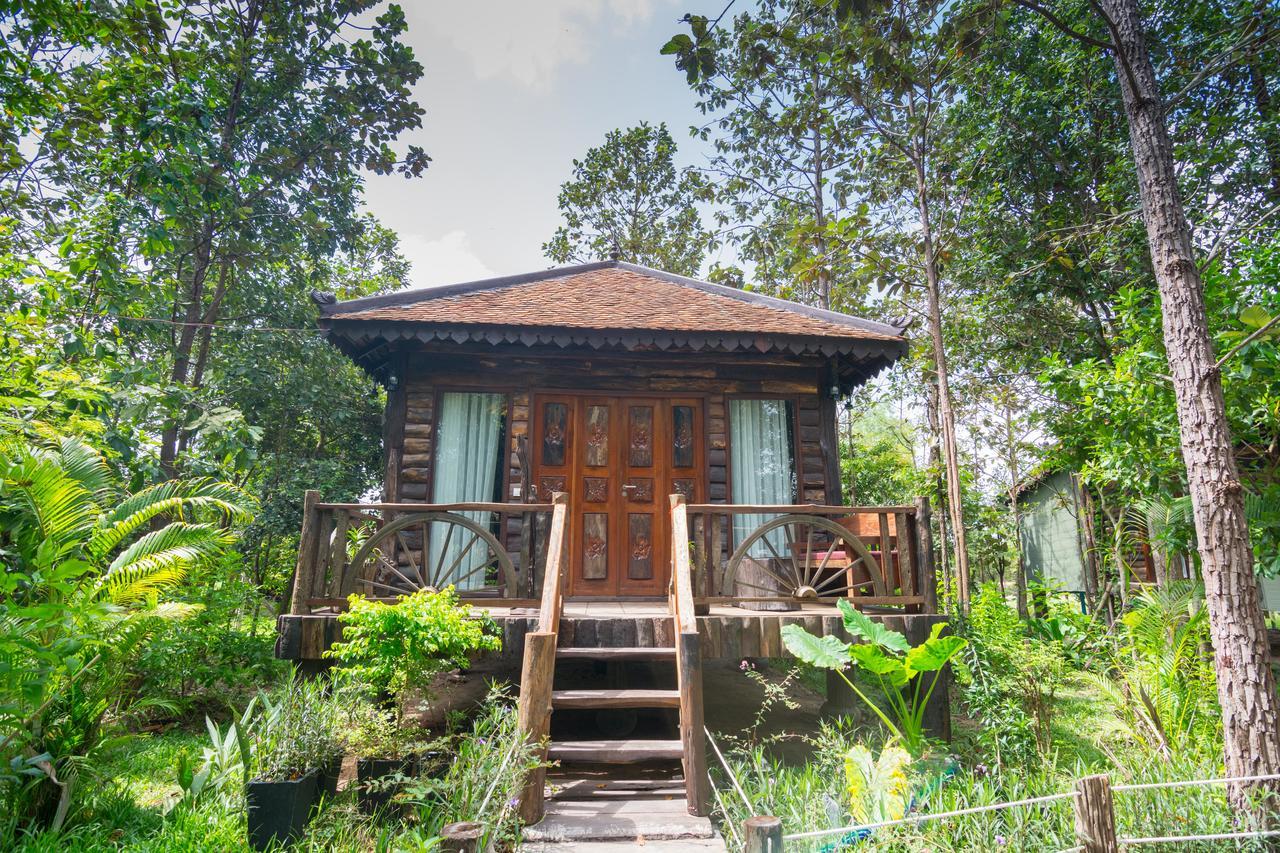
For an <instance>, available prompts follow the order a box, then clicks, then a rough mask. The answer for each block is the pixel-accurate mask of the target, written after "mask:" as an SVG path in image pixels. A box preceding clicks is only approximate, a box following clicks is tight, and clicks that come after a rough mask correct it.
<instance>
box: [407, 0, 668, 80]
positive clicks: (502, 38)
mask: <svg viewBox="0 0 1280 853" xmlns="http://www.w3.org/2000/svg"><path fill="white" fill-rule="evenodd" d="M653 5H654V0H536V2H532V0H500V2H488V3H481V2H461V3H448V4H441V5H440V6H439V7H435V8H433V11H432V14H431V15H430V17H429V18H427V20H426V21H423V22H422V25H423V26H425V27H426V28H429V29H432V30H434V31H435V32H437V33H438V34H439V35H441V36H443V37H444V38H445V39H447V40H448V41H449V42H450V43H451V44H452V45H453V46H454V47H455V48H457V49H458V50H459V51H461V52H462V53H463V54H464V55H466V57H467V58H468V59H470V61H471V64H472V66H473V67H474V69H475V73H476V76H477V77H479V78H480V79H482V80H484V79H491V78H496V77H505V78H508V79H510V80H512V81H514V82H516V83H518V84H520V85H522V86H524V87H526V88H528V89H532V90H536V91H543V90H546V89H547V88H548V87H549V86H550V85H551V82H552V81H553V80H554V79H555V76H556V71H557V70H558V69H559V68H560V66H562V65H565V64H569V63H578V64H581V63H584V62H586V61H587V60H588V59H589V58H590V57H591V54H592V50H593V48H594V45H593V43H592V41H593V39H594V38H595V37H597V36H598V34H599V32H600V31H601V30H602V29H606V28H607V29H608V30H613V31H620V30H624V29H626V28H627V27H629V26H631V25H633V24H636V23H638V22H641V21H645V20H647V19H648V18H649V16H650V15H651V14H652V13H653ZM411 26H412V24H411Z"/></svg>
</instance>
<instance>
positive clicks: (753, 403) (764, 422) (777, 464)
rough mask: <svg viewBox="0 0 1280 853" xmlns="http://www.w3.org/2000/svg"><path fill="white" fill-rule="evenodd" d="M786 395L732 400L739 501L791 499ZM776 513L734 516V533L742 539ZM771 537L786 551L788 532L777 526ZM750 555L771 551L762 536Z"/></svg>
mask: <svg viewBox="0 0 1280 853" xmlns="http://www.w3.org/2000/svg"><path fill="white" fill-rule="evenodd" d="M788 405H789V404H788V403H787V401H786V400H730V401H729V464H730V466H732V467H731V468H730V472H731V473H730V477H729V481H730V482H731V483H732V484H733V488H732V490H731V498H732V501H733V503H736V504H789V503H791V493H792V482H793V480H794V477H795V464H794V462H795V461H794V459H793V454H792V449H791V435H790V432H789V429H788V426H787V406H788ZM773 517H774V516H772V515H759V514H752V515H735V516H733V539H734V542H735V543H741V542H743V541H744V540H745V539H746V538H747V537H748V536H750V535H751V533H752V531H754V530H755V529H756V528H757V527H759V526H760V525H762V524H764V523H765V522H766V521H768V520H769V519H770V518H773ZM769 542H770V544H772V545H773V546H774V548H776V549H777V551H778V553H779V554H785V550H784V549H785V548H786V544H785V536H784V535H783V531H781V530H776V531H774V532H773V533H771V534H769ZM751 556H752V557H769V556H771V552H770V551H769V548H768V546H766V545H765V544H764V543H763V542H762V543H760V544H758V545H756V546H755V547H753V548H752V549H751Z"/></svg>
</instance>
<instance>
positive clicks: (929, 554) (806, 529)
mask: <svg viewBox="0 0 1280 853" xmlns="http://www.w3.org/2000/svg"><path fill="white" fill-rule="evenodd" d="M686 509H687V512H688V516H689V539H688V541H689V548H690V556H691V564H692V568H693V573H694V579H693V580H694V587H695V589H696V592H695V596H696V597H697V598H698V599H699V601H700V603H704V604H706V603H711V604H715V603H725V604H737V605H739V606H744V607H748V608H752V609H791V608H794V607H795V606H797V605H798V604H800V603H802V602H805V601H814V602H826V603H830V602H833V601H835V600H837V599H840V598H848V599H850V600H851V601H853V603H854V604H855V605H857V606H859V607H882V608H899V609H902V610H904V611H906V612H909V613H910V612H916V613H918V612H928V613H932V612H936V610H937V591H936V588H935V580H934V572H933V549H932V545H931V542H930V538H929V504H928V501H927V500H925V499H921V500H919V501H917V502H916V504H915V505H904V506H867V507H856V506H822V505H816V504H795V505H793V504H778V505H773V504H771V505H758V506H757V505H742V504H689V505H688V506H687V508H686Z"/></svg>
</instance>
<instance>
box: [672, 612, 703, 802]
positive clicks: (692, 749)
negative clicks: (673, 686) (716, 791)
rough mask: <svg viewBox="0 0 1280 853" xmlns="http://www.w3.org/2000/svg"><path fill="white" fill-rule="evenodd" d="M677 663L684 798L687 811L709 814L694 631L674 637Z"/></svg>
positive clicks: (698, 646) (699, 669) (698, 645)
mask: <svg viewBox="0 0 1280 853" xmlns="http://www.w3.org/2000/svg"><path fill="white" fill-rule="evenodd" d="M676 642H677V643H678V644H679V653H678V655H677V659H678V662H679V667H680V679H679V680H680V685H681V687H682V688H683V689H682V690H681V691H680V724H681V725H680V740H681V741H682V742H683V746H684V755H685V762H684V764H685V766H684V788H685V798H686V799H687V800H688V802H689V814H692V815H698V816H705V815H707V814H710V799H711V798H710V786H711V780H710V778H709V777H708V776H707V736H706V732H705V731H703V728H704V726H705V722H704V718H703V708H702V649H701V642H702V641H701V638H700V637H699V636H698V632H697V631H691V632H682V633H681V634H680V635H679V636H678V637H677V638H676Z"/></svg>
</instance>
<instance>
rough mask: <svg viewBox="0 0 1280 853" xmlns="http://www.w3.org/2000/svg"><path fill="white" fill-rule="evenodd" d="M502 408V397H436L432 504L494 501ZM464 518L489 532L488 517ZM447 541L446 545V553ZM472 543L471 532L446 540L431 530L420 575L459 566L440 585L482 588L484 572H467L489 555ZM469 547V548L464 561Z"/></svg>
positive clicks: (441, 529) (438, 528)
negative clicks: (437, 402) (424, 564)
mask: <svg viewBox="0 0 1280 853" xmlns="http://www.w3.org/2000/svg"><path fill="white" fill-rule="evenodd" d="M503 403H504V400H503V396H502V395H501V394H466V393H454V392H449V393H445V394H441V395H440V410H439V412H437V413H436V430H435V433H436V434H435V441H436V455H435V470H434V472H433V474H432V478H433V486H432V490H431V500H432V502H433V503H438V504H448V503H471V502H479V501H491V500H493V497H494V494H493V493H494V484H495V483H496V482H497V478H498V466H499V465H500V464H501V462H502V454H501V453H499V451H498V441H499V439H500V436H501V434H502V421H503V418H504V416H505V414H506V407H505V406H504V405H503ZM464 515H466V516H467V517H468V518H470V519H471V520H472V521H475V522H476V523H477V524H479V525H481V526H482V527H485V528H488V526H489V521H490V518H491V516H490V513H485V512H469V513H464ZM446 538H447V539H448V540H449V542H448V548H447V549H445V542H444V540H445V539H446ZM473 538H474V537H473V536H472V535H471V534H470V533H469V532H467V531H464V530H457V529H455V530H454V531H453V535H452V536H446V530H445V525H443V524H440V523H436V524H432V525H431V530H430V534H429V539H430V545H429V548H428V556H427V565H426V566H425V567H424V570H425V571H426V572H427V573H428V574H430V573H432V572H434V571H435V568H436V566H440V567H441V569H442V570H447V569H448V568H449V567H450V566H452V565H453V564H454V562H455V561H457V563H458V565H457V568H456V569H454V570H453V571H452V572H451V573H450V576H449V577H447V578H443V579H441V584H442V585H443V584H447V583H454V584H455V585H456V586H457V587H458V589H476V588H478V587H482V586H484V572H482V571H476V572H475V573H474V574H471V572H472V570H473V569H476V568H477V567H479V566H480V565H481V564H483V563H484V561H485V560H486V559H487V558H488V556H489V549H488V548H487V547H486V546H485V544H484V543H483V542H475V543H474V544H471V543H472V540H473ZM468 545H471V548H470V550H469V551H466V553H465V556H464V555H463V552H464V550H466V548H467V546H468ZM442 549H444V553H442ZM442 560H443V562H441V561H442Z"/></svg>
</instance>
